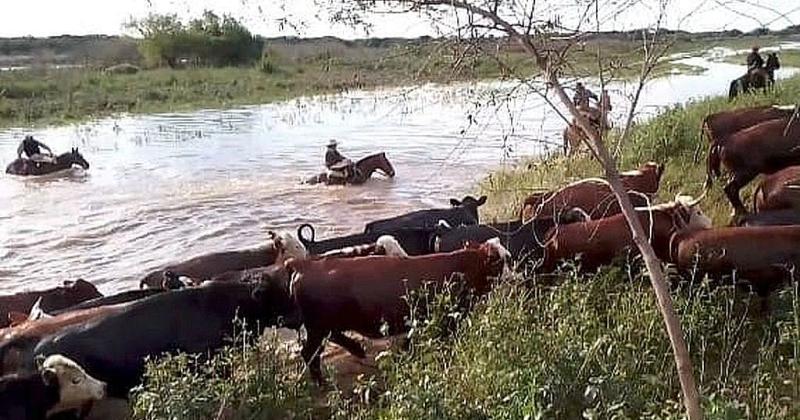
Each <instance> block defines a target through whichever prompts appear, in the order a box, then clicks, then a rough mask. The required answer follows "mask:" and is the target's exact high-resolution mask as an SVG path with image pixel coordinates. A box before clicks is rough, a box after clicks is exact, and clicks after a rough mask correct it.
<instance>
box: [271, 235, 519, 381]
mask: <svg viewBox="0 0 800 420" xmlns="http://www.w3.org/2000/svg"><path fill="white" fill-rule="evenodd" d="M507 252H508V251H506V250H505V249H503V247H502V246H501V245H499V243H498V241H489V242H487V243H484V244H482V245H480V247H470V248H467V249H462V250H459V251H454V252H450V253H445V254H433V255H424V256H417V257H408V258H398V257H386V256H371V257H361V258H347V259H338V258H337V259H330V258H327V259H307V260H300V259H298V260H289V261H287V262H286V266H287V267H288V268H289V269H290V270H292V271H293V272H294V273H295V274H294V277H293V279H292V282H291V287H290V290H291V295H292V298H293V299H294V302H295V303H296V305H297V308H298V309H299V310H300V314H301V318H302V321H303V325H305V328H306V331H307V333H308V337H307V339H306V342H305V344H304V345H303V350H302V354H303V359H304V360H305V361H306V362H307V363H308V364H309V369H310V372H311V374H312V376H313V377H314V378H315V379H317V380H318V381H321V379H322V372H321V370H320V358H319V354H320V351H319V350H320V348H321V346H322V343H323V340H324V339H325V337H327V336H328V335H329V334H330V339H331V341H333V342H334V343H336V344H338V345H340V346H342V347H344V348H345V349H346V350H347V351H348V352H350V353H351V354H353V355H355V356H357V357H363V356H364V350H363V349H362V348H361V346H360V345H359V344H358V343H356V342H355V341H354V340H352V339H350V338H348V337H346V336H345V335H344V334H343V333H344V332H345V331H355V332H358V333H359V334H362V335H364V336H367V337H382V336H383V335H384V334H383V333H384V332H388V333H389V334H397V333H399V332H402V331H406V329H407V325H406V323H405V322H406V319H407V317H408V315H409V303H408V302H407V301H406V300H405V297H406V296H407V295H408V293H409V292H411V291H415V290H419V289H420V288H421V287H422V285H423V284H424V283H431V284H433V285H434V286H435V287H434V289H436V287H441V286H442V285H443V284H444V283H445V282H447V281H449V280H451V279H453V278H454V275H456V274H462V275H463V276H464V277H463V283H462V284H463V285H465V286H466V288H468V289H470V290H472V291H474V292H476V293H479V294H480V293H485V292H487V291H488V290H489V288H490V286H491V281H490V280H489V278H490V277H497V276H499V275H500V274H501V273H502V270H503V267H504V260H505V258H506V256H507ZM384 326H387V327H388V330H384Z"/></svg>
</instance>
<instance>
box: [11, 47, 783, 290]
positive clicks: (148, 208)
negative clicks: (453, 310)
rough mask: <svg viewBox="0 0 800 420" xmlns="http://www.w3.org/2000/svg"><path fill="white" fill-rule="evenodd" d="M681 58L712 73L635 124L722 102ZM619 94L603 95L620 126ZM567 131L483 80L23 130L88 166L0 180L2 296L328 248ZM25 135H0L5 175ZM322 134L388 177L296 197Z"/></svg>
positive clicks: (671, 92) (314, 163) (663, 95)
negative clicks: (669, 110) (281, 236)
mask: <svg viewBox="0 0 800 420" xmlns="http://www.w3.org/2000/svg"><path fill="white" fill-rule="evenodd" d="M684 61H685V62H686V63H687V64H693V65H700V66H704V67H707V68H708V70H707V71H706V72H705V73H704V74H702V75H674V76H670V77H666V78H662V79H659V80H656V81H653V82H651V83H650V84H649V85H648V87H647V89H646V90H645V92H644V95H643V107H642V111H643V116H642V118H645V117H646V116H647V115H652V114H654V113H655V112H657V111H658V110H659V109H661V108H662V107H664V106H667V105H671V104H674V103H679V102H685V101H687V100H690V99H693V98H699V97H703V96H708V95H717V94H722V93H725V92H727V84H728V81H729V80H730V79H732V78H734V77H735V76H738V75H739V74H740V73H742V66H733V65H728V64H722V63H713V62H710V61H709V60H707V59H706V58H688V59H685V60H684ZM792 72H793V70H792V69H787V70H784V71H782V72H781V73H780V76H781V77H785V76H787V75H789V74H791V73H792ZM631 89H632V86H630V85H626V84H616V85H612V86H611V87H610V90H611V93H612V99H613V100H614V102H615V103H616V104H617V106H616V107H615V109H614V113H613V117H614V119H616V120H617V121H619V120H620V119H621V118H622V116H623V115H624V114H625V112H626V110H625V108H626V107H625V106H624V105H623V103H624V102H625V99H624V97H625V95H627V94H628V93H629V92H630V91H631ZM506 99H508V100H506ZM563 127H564V122H563V121H562V120H561V119H560V118H559V116H558V115H557V113H556V112H554V111H552V110H551V109H549V107H548V106H547V105H546V104H545V103H544V102H543V101H542V100H541V98H539V97H538V96H535V95H532V94H523V93H521V92H520V91H518V90H514V89H513V88H512V87H511V86H510V85H509V84H503V83H499V82H485V83H473V84H459V85H449V86H436V85H427V86H421V87H416V88H405V89H388V90H377V91H370V92H363V91H358V92H350V93H346V94H341V95H334V96H324V97H313V98H303V99H298V100H292V101H287V102H283V103H276V104H270V105H263V106H254V107H244V108H240V109H233V110H203V111H197V112H191V113H181V114H158V115H143V116H122V117H116V118H109V119H102V120H97V121H92V122H88V123H85V124H79V125H73V126H68V127H59V128H48V129H37V130H32V134H34V135H35V136H36V137H37V138H39V139H41V140H43V141H45V142H46V143H48V144H49V145H50V146H51V147H52V148H53V149H54V150H55V151H56V152H57V153H58V152H63V151H67V150H69V148H70V147H76V146H77V147H79V148H80V150H81V151H82V152H83V154H84V156H85V157H86V158H87V160H88V161H89V162H90V163H91V165H92V166H91V168H90V169H89V170H88V171H86V172H83V171H81V170H71V171H68V172H66V173H61V174H55V175H51V176H45V177H40V178H22V177H16V176H10V175H5V174H3V175H0V294H6V293H10V292H14V291H18V290H22V289H38V288H43V287H48V286H52V285H54V284H57V283H60V282H61V281H62V280H66V279H74V278H78V277H82V278H85V279H87V280H89V281H92V282H94V283H96V284H97V285H98V286H99V287H100V288H101V290H102V291H103V292H106V293H107V292H111V291H113V290H121V289H129V288H134V287H137V281H138V279H139V278H141V276H143V275H144V274H145V273H147V272H149V271H150V270H152V269H155V268H158V267H160V266H163V265H164V264H168V263H170V262H175V261H180V260H184V259H186V258H190V257H193V256H196V255H200V254H205V253H209V252H216V251H221V250H229V249H239V248H246V247H252V246H257V245H260V244H262V243H263V242H264V241H265V239H266V238H265V230H266V229H278V230H281V229H286V230H291V231H294V230H295V229H296V228H297V226H298V225H299V224H301V223H306V222H307V223H312V224H314V225H315V226H316V227H317V236H318V237H327V236H330V235H335V234H345V233H352V232H356V231H359V230H360V229H363V225H364V224H365V223H366V222H368V221H370V220H374V219H377V218H382V217H388V216H391V215H395V214H399V213H403V212H406V211H410V210H414V209H419V208H427V207H436V206H446V205H447V201H448V199H449V198H450V197H460V196H463V195H464V194H466V193H469V192H473V191H474V190H475V189H476V185H477V183H478V182H480V180H481V179H483V177H485V176H486V174H487V173H488V172H490V171H491V170H493V169H497V168H500V167H503V166H505V165H513V164H515V163H516V162H518V161H519V160H520V159H524V158H527V157H530V156H535V155H537V154H541V153H546V152H548V151H553V150H556V149H557V148H558V147H560V132H561V130H562V128H563ZM28 132H29V131H28V130H24V129H10V130H5V131H0V156H2V160H3V162H4V164H5V163H8V162H10V161H11V160H12V159H13V158H14V157H15V155H16V147H17V144H18V142H19V141H20V140H21V138H22V137H23V135H24V134H25V133H28ZM331 138H335V139H338V140H339V142H340V150H341V151H342V152H343V153H344V154H346V155H347V156H350V157H352V158H353V159H358V158H361V157H363V156H365V155H367V154H370V153H375V152H379V151H383V152H386V153H387V156H388V157H389V159H390V160H391V161H392V163H393V164H394V167H395V169H396V171H397V177H396V178H395V179H391V180H389V179H385V178H382V177H380V176H378V177H376V178H374V179H373V180H371V181H369V182H368V183H367V184H365V185H364V186H358V187H324V186H308V185H301V184H300V181H301V180H302V179H303V178H305V177H308V176H311V175H313V174H314V173H316V172H318V171H319V170H320V168H321V167H322V161H323V154H324V149H325V144H326V143H327V141H328V140H329V139H331Z"/></svg>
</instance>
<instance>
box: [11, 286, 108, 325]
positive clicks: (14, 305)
mask: <svg viewBox="0 0 800 420" xmlns="http://www.w3.org/2000/svg"><path fill="white" fill-rule="evenodd" d="M102 296H103V295H102V294H100V292H99V291H97V288H96V287H94V285H92V284H91V283H89V282H87V281H85V280H81V279H78V280H76V281H65V282H64V285H63V286H59V287H54V288H52V289H47V290H41V291H36V292H22V293H17V294H14V295H10V296H0V328H5V327H8V326H9V325H10V323H11V319H9V316H10V314H12V313H13V314H24V317H25V318H27V316H28V314H29V313H30V312H31V309H32V308H33V306H34V304H35V303H36V302H37V301H38V302H39V306H40V308H41V309H42V310H43V311H45V312H50V311H56V310H59V309H64V308H68V307H70V306H73V305H77V304H79V303H81V302H84V301H87V300H90V299H95V298H98V297H102Z"/></svg>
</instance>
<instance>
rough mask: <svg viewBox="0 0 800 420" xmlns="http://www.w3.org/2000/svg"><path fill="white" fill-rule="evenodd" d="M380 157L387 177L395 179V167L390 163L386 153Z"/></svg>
mask: <svg viewBox="0 0 800 420" xmlns="http://www.w3.org/2000/svg"><path fill="white" fill-rule="evenodd" d="M379 156H380V158H381V163H382V166H381V170H382V171H383V172H384V173H386V175H387V176H389V177H390V178H393V177H394V174H395V172H394V166H392V163H391V162H389V159H388V158H387V157H386V153H381V154H380V155H379Z"/></svg>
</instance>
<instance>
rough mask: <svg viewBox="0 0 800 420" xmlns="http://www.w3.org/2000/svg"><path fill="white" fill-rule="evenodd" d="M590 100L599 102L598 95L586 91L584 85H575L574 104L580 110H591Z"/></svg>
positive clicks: (579, 83)
mask: <svg viewBox="0 0 800 420" xmlns="http://www.w3.org/2000/svg"><path fill="white" fill-rule="evenodd" d="M589 99H594V100H595V101H596V100H597V95H595V94H594V93H593V92H592V91H591V90H589V89H586V88H585V87H584V86H583V83H581V82H578V83H577V84H576V85H575V96H573V97H572V102H573V103H574V104H575V106H576V107H578V108H584V109H588V108H589Z"/></svg>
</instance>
